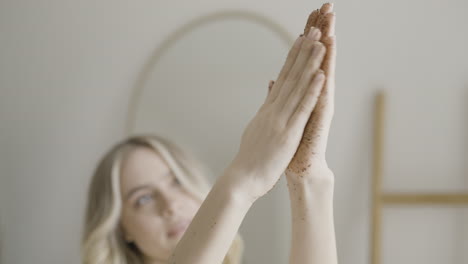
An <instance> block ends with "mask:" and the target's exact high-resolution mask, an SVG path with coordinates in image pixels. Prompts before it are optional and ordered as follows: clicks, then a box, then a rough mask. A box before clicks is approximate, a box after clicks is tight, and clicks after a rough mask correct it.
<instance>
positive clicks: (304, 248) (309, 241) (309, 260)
mask: <svg viewBox="0 0 468 264" xmlns="http://www.w3.org/2000/svg"><path fill="white" fill-rule="evenodd" d="M324 173H332V172H331V171H330V172H324ZM324 176H325V178H328V179H330V178H332V177H328V176H327V175H324ZM288 189H289V197H290V204H291V216H292V241H291V249H290V256H289V263H290V264H336V263H338V260H337V250H336V241H335V228H334V220H333V190H334V183H333V181H328V180H325V181H323V182H320V183H318V182H312V181H308V180H302V181H301V180H298V181H293V180H291V179H288Z"/></svg>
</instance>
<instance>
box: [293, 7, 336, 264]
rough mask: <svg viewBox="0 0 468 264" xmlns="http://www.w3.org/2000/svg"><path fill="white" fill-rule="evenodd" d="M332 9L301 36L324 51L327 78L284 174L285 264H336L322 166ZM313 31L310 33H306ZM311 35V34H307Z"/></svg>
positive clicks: (328, 176)
mask: <svg viewBox="0 0 468 264" xmlns="http://www.w3.org/2000/svg"><path fill="white" fill-rule="evenodd" d="M332 10H333V4H331V3H326V4H324V5H323V6H322V8H320V9H317V10H315V11H314V12H312V13H311V15H310V16H309V19H308V21H307V26H306V29H305V31H304V34H307V33H313V32H314V31H317V29H319V30H320V32H321V34H312V35H311V37H312V39H314V40H317V39H320V41H321V42H322V43H323V44H324V45H325V46H326V48H327V54H326V56H325V59H324V60H323V63H322V68H321V69H322V70H324V72H325V75H326V82H325V85H324V86H323V89H322V91H321V94H320V96H319V99H318V102H317V104H316V106H315V108H314V110H313V112H312V114H311V116H310V118H309V120H308V122H307V124H306V126H305V129H304V134H303V137H302V140H301V143H300V145H299V147H298V149H297V152H296V153H295V155H294V157H293V159H292V160H291V162H290V163H289V165H288V168H287V169H286V171H285V174H286V179H287V181H288V190H289V196H290V203H291V211H292V241H291V251H290V254H291V255H290V264H337V262H338V260H337V259H338V256H337V250H336V241H335V229H334V219H333V191H334V181H335V177H334V174H333V172H332V171H331V170H330V169H329V167H328V165H327V162H326V148H327V143H328V135H329V131H330V127H331V122H332V119H333V114H334V94H335V63H336V38H335V35H334V32H335V13H334V12H332ZM311 26H313V27H314V28H310V31H309V27H311ZM308 35H310V34H308Z"/></svg>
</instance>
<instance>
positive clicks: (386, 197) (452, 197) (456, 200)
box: [381, 193, 468, 205]
mask: <svg viewBox="0 0 468 264" xmlns="http://www.w3.org/2000/svg"><path fill="white" fill-rule="evenodd" d="M381 198H382V202H383V203H385V204H448V205H457V204H464V205H468V194H465V193H452V194H451V193H441V194H436V193H421V194H383V195H382V196H381Z"/></svg>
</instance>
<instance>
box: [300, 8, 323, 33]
mask: <svg viewBox="0 0 468 264" xmlns="http://www.w3.org/2000/svg"><path fill="white" fill-rule="evenodd" d="M319 15H320V10H318V9H317V10H314V11H312V13H310V15H309V17H308V18H307V23H306V25H305V28H304V35H305V36H307V35H309V31H310V28H311V27H315V26H316V24H317V19H318V17H319Z"/></svg>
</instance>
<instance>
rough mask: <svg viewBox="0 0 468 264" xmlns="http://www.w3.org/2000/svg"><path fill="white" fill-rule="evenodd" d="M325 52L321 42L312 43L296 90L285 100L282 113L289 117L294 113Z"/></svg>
mask: <svg viewBox="0 0 468 264" xmlns="http://www.w3.org/2000/svg"><path fill="white" fill-rule="evenodd" d="M325 51H326V50H325V46H324V45H323V44H322V43H321V42H319V41H316V42H315V43H314V47H313V50H312V55H311V56H310V58H309V60H308V61H307V65H306V67H305V69H304V71H303V73H302V76H301V79H300V81H299V83H298V84H297V88H296V89H294V90H293V91H292V92H291V94H290V95H289V98H288V99H287V101H286V104H285V105H284V107H283V110H282V112H283V113H285V114H289V116H290V115H292V114H294V113H295V112H296V108H297V105H298V104H299V103H300V101H301V99H302V98H303V97H304V96H305V94H306V92H307V89H308V88H309V86H310V82H311V81H312V79H313V78H314V75H315V74H316V72H317V71H318V70H319V69H320V66H321V65H322V61H323V58H324V56H325Z"/></svg>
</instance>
